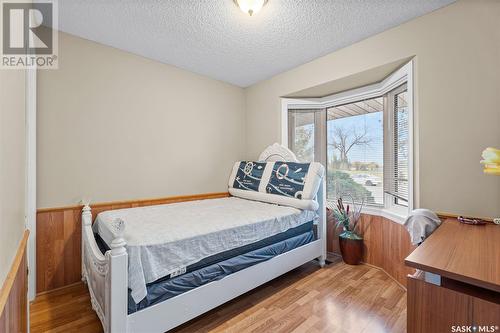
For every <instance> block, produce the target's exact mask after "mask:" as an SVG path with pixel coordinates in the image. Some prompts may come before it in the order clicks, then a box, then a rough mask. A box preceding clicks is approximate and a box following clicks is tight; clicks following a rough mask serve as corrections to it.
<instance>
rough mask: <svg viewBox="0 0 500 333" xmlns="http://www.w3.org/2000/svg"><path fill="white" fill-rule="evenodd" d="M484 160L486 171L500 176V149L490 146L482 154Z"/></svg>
mask: <svg viewBox="0 0 500 333" xmlns="http://www.w3.org/2000/svg"><path fill="white" fill-rule="evenodd" d="M482 156H483V158H484V160H482V161H481V163H482V164H484V173H487V174H490V175H498V176H500V149H495V148H492V147H488V148H486V149H485V150H484V151H483V154H482Z"/></svg>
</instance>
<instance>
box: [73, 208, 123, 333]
mask: <svg viewBox="0 0 500 333" xmlns="http://www.w3.org/2000/svg"><path fill="white" fill-rule="evenodd" d="M116 228H117V229H116V231H117V235H119V236H118V237H117V238H116V239H114V240H113V242H112V243H111V251H107V252H106V254H105V255H103V254H102V253H101V251H100V250H99V247H98V246H97V243H96V241H95V238H94V233H93V231H92V212H91V209H90V207H89V206H88V205H85V206H84V207H83V210H82V280H83V281H84V282H86V283H87V286H88V288H89V293H90V298H91V301H92V307H93V308H94V310H95V311H96V313H97V316H98V317H99V319H100V320H101V322H102V327H103V329H104V332H105V333H111V332H113V333H114V332H117V333H123V332H126V331H127V297H128V295H127V292H128V284H127V275H128V273H127V265H128V261H127V251H126V249H125V245H126V243H125V240H124V239H123V238H122V235H123V232H124V230H125V224H124V222H123V221H118V222H117V223H116Z"/></svg>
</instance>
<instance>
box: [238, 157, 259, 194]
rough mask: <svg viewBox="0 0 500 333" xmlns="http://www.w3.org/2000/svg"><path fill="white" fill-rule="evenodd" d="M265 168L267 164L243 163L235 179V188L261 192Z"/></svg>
mask: <svg viewBox="0 0 500 333" xmlns="http://www.w3.org/2000/svg"><path fill="white" fill-rule="evenodd" d="M265 167H266V163H265V162H251V161H241V162H240V165H239V166H238V171H237V172H236V177H235V178H234V183H233V188H237V189H241V190H247V191H259V185H260V182H261V180H262V174H263V173H264V168H265Z"/></svg>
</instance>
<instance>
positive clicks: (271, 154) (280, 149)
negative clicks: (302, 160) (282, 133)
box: [259, 143, 299, 162]
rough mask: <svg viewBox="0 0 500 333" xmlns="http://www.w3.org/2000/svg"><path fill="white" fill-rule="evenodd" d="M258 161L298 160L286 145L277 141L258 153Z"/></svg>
mask: <svg viewBox="0 0 500 333" xmlns="http://www.w3.org/2000/svg"><path fill="white" fill-rule="evenodd" d="M259 161H265V162H276V161H285V162H299V160H298V159H297V156H295V154H294V153H293V151H291V150H290V149H288V148H287V147H285V146H283V145H280V144H279V143H274V144H272V145H270V146H269V147H267V148H266V149H264V151H263V152H262V153H261V154H260V155H259Z"/></svg>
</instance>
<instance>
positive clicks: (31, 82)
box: [25, 68, 37, 301]
mask: <svg viewBox="0 0 500 333" xmlns="http://www.w3.org/2000/svg"><path fill="white" fill-rule="evenodd" d="M36 74H37V73H36V68H29V69H27V70H26V94H25V98H26V100H25V110H26V111H25V112H26V199H25V200H26V203H25V205H26V207H25V209H26V213H25V214H26V215H25V224H26V228H27V229H29V231H30V235H29V239H28V301H32V300H34V299H35V295H36Z"/></svg>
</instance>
